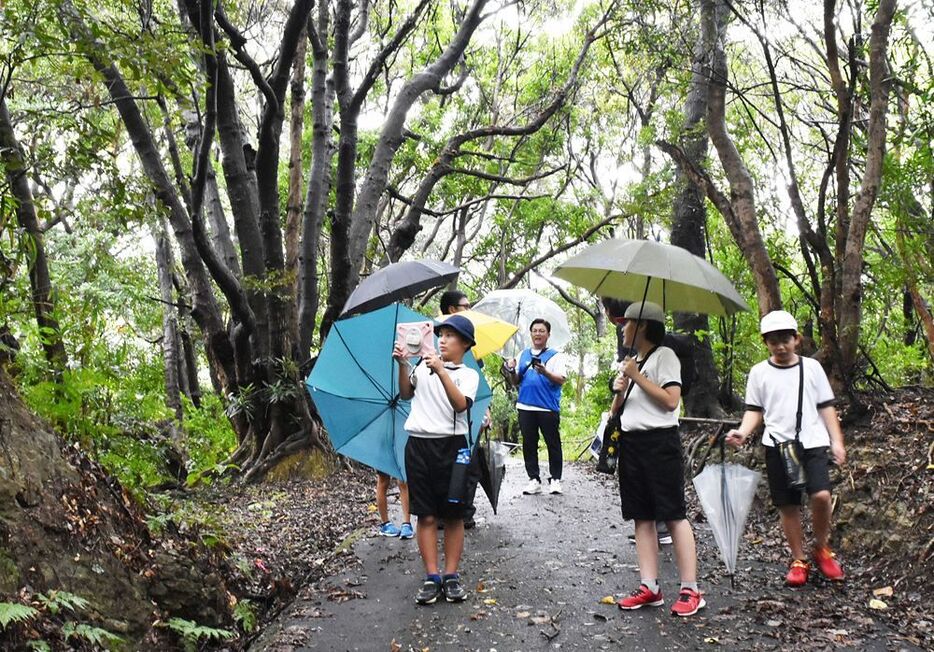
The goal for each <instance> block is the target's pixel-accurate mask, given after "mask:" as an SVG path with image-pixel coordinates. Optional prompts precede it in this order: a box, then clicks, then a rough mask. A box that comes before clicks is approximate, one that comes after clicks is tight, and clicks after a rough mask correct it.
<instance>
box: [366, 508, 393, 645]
mask: <svg viewBox="0 0 934 652" xmlns="http://www.w3.org/2000/svg"><path fill="white" fill-rule="evenodd" d="M366 511H368V512H369V513H370V514H372V513H373V512H375V511H376V505H374V504H372V503H370V504H369V505H367V506H366ZM393 642H394V643H395V641H393Z"/></svg>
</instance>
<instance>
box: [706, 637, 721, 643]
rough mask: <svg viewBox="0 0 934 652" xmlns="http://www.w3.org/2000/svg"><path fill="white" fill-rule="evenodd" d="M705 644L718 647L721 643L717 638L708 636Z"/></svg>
mask: <svg viewBox="0 0 934 652" xmlns="http://www.w3.org/2000/svg"><path fill="white" fill-rule="evenodd" d="M704 643H710V644H711V645H718V644H719V643H720V639H719V638H717V637H716V636H708V637H707V638H705V639H704Z"/></svg>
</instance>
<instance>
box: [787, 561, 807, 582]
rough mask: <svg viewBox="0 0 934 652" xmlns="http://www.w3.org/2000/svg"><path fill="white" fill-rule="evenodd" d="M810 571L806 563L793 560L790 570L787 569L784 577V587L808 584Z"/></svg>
mask: <svg viewBox="0 0 934 652" xmlns="http://www.w3.org/2000/svg"><path fill="white" fill-rule="evenodd" d="M810 570H811V566H810V565H809V564H808V563H807V562H806V561H801V560H800V559H795V560H794V561H793V562H791V568H789V569H788V574H787V575H785V585H786V586H804V585H805V584H807V583H808V572H809V571H810Z"/></svg>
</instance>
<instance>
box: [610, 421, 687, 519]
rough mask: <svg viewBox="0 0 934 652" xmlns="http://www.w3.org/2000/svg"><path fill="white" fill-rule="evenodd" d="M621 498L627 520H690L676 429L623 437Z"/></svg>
mask: <svg viewBox="0 0 934 652" xmlns="http://www.w3.org/2000/svg"><path fill="white" fill-rule="evenodd" d="M619 498H620V505H621V506H622V512H623V518H624V519H634V520H637V521H680V520H681V519H684V518H686V517H687V506H686V504H685V500H684V462H683V460H682V454H681V434H680V433H679V432H678V427H677V426H672V427H670V428H659V429H655V430H640V431H638V432H624V433H623V434H622V437H621V438H620V445H619Z"/></svg>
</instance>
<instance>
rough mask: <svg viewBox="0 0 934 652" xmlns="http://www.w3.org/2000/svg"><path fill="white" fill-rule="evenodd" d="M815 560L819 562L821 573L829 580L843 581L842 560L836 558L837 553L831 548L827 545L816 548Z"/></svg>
mask: <svg viewBox="0 0 934 652" xmlns="http://www.w3.org/2000/svg"><path fill="white" fill-rule="evenodd" d="M814 561H815V562H816V563H817V567H818V568H819V569H820V572H821V574H822V575H823V576H824V577H826V578H827V579H828V580H830V581H832V582H842V581H843V578H844V574H843V568H841V567H840V562H838V561H837V560H836V555H835V554H833V552H832V551H831V550H830V548H828V547H827V546H824V547H822V548H814Z"/></svg>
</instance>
